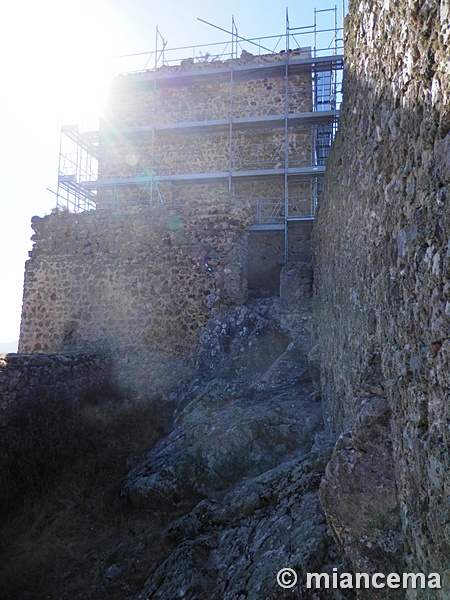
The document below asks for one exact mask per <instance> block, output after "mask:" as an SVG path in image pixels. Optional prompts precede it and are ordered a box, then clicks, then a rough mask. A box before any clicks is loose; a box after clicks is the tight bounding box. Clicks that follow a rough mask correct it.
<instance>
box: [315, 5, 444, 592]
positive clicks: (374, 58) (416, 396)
mask: <svg viewBox="0 0 450 600" xmlns="http://www.w3.org/2000/svg"><path fill="white" fill-rule="evenodd" d="M449 44H450V4H449V2H448V0H441V1H440V2H439V1H438V0H427V1H422V0H413V1H409V2H406V1H404V0H399V1H397V2H392V1H391V2H389V1H387V2H381V1H376V0H365V1H363V2H359V1H358V2H356V1H353V2H350V10H349V15H348V17H347V18H346V80H345V90H344V92H345V93H344V96H345V100H344V104H343V106H342V111H341V117H340V130H339V133H338V136H337V138H336V141H335V143H334V147H333V150H332V154H331V156H330V159H329V161H328V163H327V184H326V192H325V199H324V201H323V203H322V205H321V207H320V209H319V215H318V219H317V220H316V224H315V227H314V232H313V258H314V265H315V275H314V280H315V300H314V306H315V307H316V323H317V340H318V343H319V345H320V350H321V357H322V359H321V385H322V395H323V400H324V405H325V413H326V419H327V421H328V424H329V425H330V426H331V427H333V428H334V429H335V430H336V431H337V432H338V433H340V432H344V431H347V432H348V431H349V430H350V433H347V434H346V436H344V438H345V439H344V438H342V441H341V443H340V450H339V453H340V455H341V456H342V455H344V454H345V455H346V458H345V461H347V462H346V463H345V464H344V463H342V462H339V453H338V454H337V455H336V459H335V461H334V463H333V468H332V469H329V470H328V483H327V486H326V488H325V489H326V491H325V492H324V495H323V497H324V498H325V499H326V498H328V502H327V501H326V500H325V501H326V510H327V511H328V517H329V522H331V523H333V527H334V529H335V533H336V536H337V537H338V538H339V539H340V543H341V544H342V547H344V548H347V549H348V548H352V547H353V548H354V551H353V552H354V555H353V557H352V559H353V565H354V567H355V570H364V571H365V570H367V569H361V567H362V566H364V565H365V566H366V567H367V566H368V565H369V567H374V568H376V570H381V571H382V569H380V561H379V562H378V564H377V562H376V561H377V560H378V559H377V558H376V556H375V555H376V551H375V550H374V548H375V547H376V548H377V549H378V550H377V551H379V556H381V555H383V556H384V557H385V558H386V557H388V556H389V553H391V554H390V556H391V557H394V555H395V552H396V550H395V549H396V548H397V550H398V548H399V547H400V548H403V549H404V550H402V551H404V552H405V556H406V559H407V562H408V570H412V571H416V572H421V571H422V572H439V573H441V575H442V576H443V577H444V575H445V576H448V573H449V569H450V560H449V553H448V548H449V546H450V533H449V528H448V522H449V511H448V493H447V492H448V490H449V489H450V476H449V473H450V470H449V465H450V455H449V448H450V434H449V428H448V423H449V422H450V410H449V402H448V399H449V390H450V371H449V368H448V365H449V360H450V252H449V248H450V241H449V240H450V211H449V206H448V203H449V199H450V133H449V130H450V68H449V64H450V63H449V60H448V59H449V55H450V46H449ZM382 399H386V400H387V405H386V406H385V405H384V404H382ZM372 405H373V406H374V405H377V406H382V407H383V408H382V411H381V412H380V414H379V416H376V418H375V417H373V415H372V416H370V415H369V413H368V409H367V407H369V406H372ZM377 410H378V409H377ZM369 412H370V411H369ZM366 413H367V414H366ZM389 415H390V417H389ZM372 422H373V423H374V425H373V427H372V425H371V423H372ZM380 423H383V424H384V425H383V427H384V429H386V427H387V428H388V433H389V431H390V433H389V435H388V438H389V440H390V441H389V442H387V441H386V439H387V438H386V432H384V433H383V434H380V438H379V439H380V443H379V444H377V443H376V440H377V439H378V438H377V435H378V434H377V431H380V430H381V429H380V428H381V425H380ZM355 427H356V429H354V428H355ZM368 427H372V429H371V430H370V431H372V435H370V431H369V429H368ZM362 430H363V431H364V435H362V434H361V431H362ZM352 431H356V432H357V433H356V434H352V433H351V432H352ZM363 439H364V441H363ZM368 439H369V440H370V445H369V446H367V440H368ZM361 445H362V447H361ZM389 453H392V457H393V460H391V459H390V458H389V457H388V454H389ZM383 454H384V456H382V455H383ZM388 466H389V468H388ZM356 471H358V472H361V473H363V472H365V473H371V481H370V483H369V480H368V479H366V481H367V486H368V487H367V488H366V489H364V490H361V489H359V491H358V495H359V498H360V499H361V504H359V505H358V500H357V499H356V498H357V497H356V495H353V496H352V498H353V499H352V504H349V503H348V498H349V496H348V494H347V492H345V494H340V493H339V492H340V491H341V492H342V490H343V489H344V488H345V489H346V490H347V491H348V486H349V481H350V479H349V478H351V475H350V474H351V473H352V472H356ZM374 473H378V478H375V477H374V476H373V474H374ZM339 477H341V480H339ZM375 479H376V481H375ZM363 481H364V478H361V480H360V482H363ZM355 485H356V483H355ZM377 486H378V487H377ZM369 488H370V489H369ZM388 490H389V492H388ZM396 490H397V491H396ZM396 494H397V499H396V508H395V509H394V508H393V507H394V506H395V502H394V504H393V499H394V500H395V496H396ZM387 497H389V500H386V501H385V504H384V507H382V506H381V500H380V501H378V499H380V498H384V499H386V498H387ZM340 502H341V506H337V508H336V505H339V503H340ZM346 502H347V504H346V506H344V504H345V503H346ZM383 502H384V500H383ZM333 503H334V504H335V506H334V507H333ZM388 509H389V510H388ZM383 511H388V512H383ZM389 511H390V512H389ZM395 511H397V515H398V519H399V520H400V521H401V533H402V535H403V537H404V541H403V542H401V543H400V544H399V543H398V539H397V541H395V543H394V539H395V538H396V536H398V533H397V532H396V529H395V528H396V525H395V523H396V518H395V517H394V513H395ZM343 514H345V517H344V518H343V517H342V515H343ZM355 514H358V520H357V521H358V523H356V522H355V519H354V515H355ZM382 515H384V517H383V518H384V521H383V518H382ZM362 523H363V525H362ZM387 524H390V526H391V528H390V531H391V533H390V534H389V527H387ZM389 535H391V538H390V540H389ZM352 540H353V542H352ZM355 540H357V544H355V543H354V542H355ZM358 544H361V547H362V548H363V549H364V552H365V555H364V554H362V553H361V552H360V553H359V554H358V550H357V549H356V546H358ZM361 547H360V549H361ZM370 547H371V548H372V550H370ZM369 556H371V557H372V559H373V560H374V561H375V562H374V563H371V564H370V560H369V558H368V557H369ZM386 560H387V561H388V559H387V558H386ZM388 562H389V561H388ZM394 562H395V561H394ZM386 564H387V563H385V566H386ZM391 565H392V562H391ZM358 567H359V568H358ZM369 570H370V569H369ZM447 583H448V582H447ZM380 593H381V592H380ZM422 593H423V594H425V593H426V592H420V591H414V592H413V591H408V598H425V597H427V598H428V597H430V596H425V595H421V594H422ZM433 593H436V594H437V595H436V596H434V595H433V597H436V598H447V597H448V593H449V590H448V586H447V589H446V591H442V592H437V591H436V592H433ZM367 597H368V598H369V596H367ZM370 597H372V596H370ZM377 597H378V596H377ZM390 597H391V596H390ZM392 597H394V596H392ZM401 597H402V598H403V596H401Z"/></svg>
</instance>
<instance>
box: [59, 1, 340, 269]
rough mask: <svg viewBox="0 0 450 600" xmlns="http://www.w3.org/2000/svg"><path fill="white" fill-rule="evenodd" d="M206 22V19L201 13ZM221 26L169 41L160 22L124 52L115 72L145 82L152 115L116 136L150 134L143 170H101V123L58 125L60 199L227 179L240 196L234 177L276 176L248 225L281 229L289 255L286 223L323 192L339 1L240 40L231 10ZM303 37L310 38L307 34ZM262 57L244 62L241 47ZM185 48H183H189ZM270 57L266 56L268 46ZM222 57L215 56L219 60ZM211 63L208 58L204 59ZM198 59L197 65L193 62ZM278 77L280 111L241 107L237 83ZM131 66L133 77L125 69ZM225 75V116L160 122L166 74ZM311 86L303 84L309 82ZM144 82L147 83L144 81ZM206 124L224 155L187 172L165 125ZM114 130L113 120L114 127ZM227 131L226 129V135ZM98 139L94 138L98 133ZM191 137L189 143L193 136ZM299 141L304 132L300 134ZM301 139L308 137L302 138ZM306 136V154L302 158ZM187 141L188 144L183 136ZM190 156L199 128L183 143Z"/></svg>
mask: <svg viewBox="0 0 450 600" xmlns="http://www.w3.org/2000/svg"><path fill="white" fill-rule="evenodd" d="M326 14H328V15H329V16H331V17H334V24H333V26H331V27H326V28H324V29H319V27H318V20H319V19H320V18H321V17H323V16H324V15H326ZM203 22H204V23H206V21H203ZM207 24H208V25H210V26H212V27H215V28H216V29H220V30H221V31H224V32H225V33H227V34H228V35H229V36H230V39H228V41H226V42H223V43H216V44H206V45H201V46H193V47H189V48H188V47H183V48H175V49H168V48H167V44H166V41H165V40H164V38H163V37H162V35H161V34H160V32H159V30H158V28H157V29H156V43H155V50H154V51H153V52H149V53H143V54H134V55H128V56H125V57H121V61H122V63H121V67H120V73H121V75H120V76H118V80H120V81H123V84H124V85H131V86H132V85H146V86H147V88H146V89H151V90H152V93H153V98H154V100H153V118H152V119H151V122H150V123H149V124H148V125H147V124H145V125H139V124H135V125H133V126H122V127H120V131H119V133H120V136H121V137H122V138H126V139H127V140H131V143H133V140H134V141H136V140H139V139H143V137H142V136H149V137H146V138H145V139H149V140H150V156H149V158H148V165H146V169H145V173H139V175H135V176H131V177H130V176H128V177H120V176H118V175H117V173H116V174H114V176H105V175H104V174H103V173H100V175H99V174H98V150H99V133H98V130H95V129H92V130H90V131H88V130H87V129H80V128H79V127H76V126H70V127H63V128H62V131H61V152H60V164H59V178H58V192H57V201H58V206H60V207H62V206H63V207H64V208H68V209H69V210H74V211H81V210H89V209H91V208H94V207H95V205H96V202H97V200H98V198H99V197H100V195H101V194H103V195H105V194H108V197H109V198H110V199H111V202H114V201H116V199H117V196H118V195H123V194H124V192H126V190H128V189H130V188H134V189H135V190H136V189H137V188H138V189H139V199H140V200H141V201H146V202H148V203H149V204H150V205H152V204H153V203H157V204H165V203H166V199H165V191H164V190H165V189H166V188H167V186H172V187H173V186H176V185H180V184H183V185H185V184H188V183H199V182H200V183H206V184H207V183H223V184H227V186H228V193H229V194H230V196H232V197H233V199H234V200H235V201H239V185H240V183H241V182H244V181H255V180H260V181H263V180H265V179H266V178H267V180H276V181H280V191H281V190H284V191H283V193H282V194H280V196H277V197H272V198H269V197H267V198H265V197H262V196H257V197H251V198H249V197H248V195H247V196H246V200H249V201H250V203H251V205H252V206H253V207H254V223H253V225H252V227H251V229H253V230H270V229H278V230H280V231H284V239H285V260H286V263H287V262H288V260H289V231H290V228H291V227H292V226H294V225H295V223H298V222H305V221H312V220H313V219H314V215H315V212H316V208H317V206H318V203H319V202H320V198H321V195H322V193H323V175H324V173H325V165H326V159H327V157H328V154H329V151H330V148H331V144H332V141H333V139H334V136H335V134H336V130H337V125H338V118H339V109H340V104H341V101H342V77H343V40H342V28H338V26H337V7H336V6H335V7H334V8H331V9H325V10H314V23H313V25H311V26H307V27H291V26H290V23H289V15H288V11H287V9H286V29H285V33H284V34H282V35H279V36H269V37H265V38H253V39H245V38H243V37H241V36H240V35H239V34H238V29H237V26H236V23H235V21H234V18H232V21H231V30H230V31H226V30H224V29H221V28H220V27H217V26H216V25H212V24H211V23H207ZM305 42H306V43H305ZM255 49H257V51H258V54H257V55H255V54H252V59H255V58H256V59H257V58H258V57H263V59H262V60H261V61H258V60H249V61H248V62H247V61H240V60H239V58H238V53H239V51H240V52H242V53H243V54H241V57H242V55H245V54H246V53H247V54H248V55H249V56H250V52H249V50H251V51H252V52H253V53H254V52H255ZM188 51H189V54H190V56H186V55H187V54H188ZM271 54H272V55H274V58H273V59H271V60H270V61H269V60H266V58H267V56H268V55H271ZM219 61H220V62H219ZM187 63H189V69H170V68H169V69H167V68H164V67H170V66H172V65H175V64H177V65H179V64H181V65H182V66H183V65H186V64H187ZM205 63H207V64H205ZM197 64H198V68H196V65H197ZM256 73H257V76H258V77H264V76H272V75H276V76H280V77H282V78H284V106H283V111H282V112H281V111H280V113H279V114H264V115H260V114H256V113H255V114H254V115H252V114H250V115H247V116H238V115H239V110H238V106H239V101H240V99H239V97H238V95H237V84H238V82H239V81H242V80H243V79H245V78H251V77H255V75H256ZM301 73H308V76H309V77H310V80H308V81H310V82H311V84H310V87H308V88H307V90H308V94H310V95H311V98H310V106H308V107H307V108H308V110H301V109H299V107H298V103H297V104H296V103H295V98H296V94H298V93H299V92H298V90H297V89H296V87H295V85H292V77H293V76H295V75H297V74H301ZM131 74H132V77H129V76H130V75H131ZM189 80H191V81H193V80H195V81H196V82H200V83H201V82H208V83H212V82H214V81H220V82H224V81H228V84H229V89H230V93H229V115H228V116H225V115H224V118H223V119H215V120H211V119H209V120H197V121H187V122H175V123H161V122H158V119H157V115H158V114H159V106H158V97H159V95H158V89H159V87H160V86H161V85H167V83H168V82H172V83H173V82H177V83H179V84H180V85H183V82H184V83H187V82H189ZM308 85H309V84H308ZM149 86H150V87H149ZM183 132H185V133H187V132H189V133H205V134H208V135H214V134H217V135H221V136H222V137H223V139H224V140H225V138H226V139H227V142H226V143H225V142H224V147H223V152H222V154H221V157H222V158H220V157H219V159H218V160H217V161H216V162H215V163H211V164H207V165H206V166H205V165H204V164H203V165H202V166H203V171H202V172H200V171H199V170H196V169H195V161H194V160H192V161H189V164H192V165H193V166H192V168H191V172H185V171H184V172H183V170H180V169H181V167H178V165H175V166H174V165H173V164H164V160H162V158H161V157H162V156H163V153H162V152H160V145H161V146H164V144H165V143H166V140H167V136H170V134H171V133H183ZM258 132H259V133H261V132H269V133H268V134H267V137H268V139H267V141H264V140H263V139H262V140H261V139H258V140H257V141H254V142H253V141H252V139H251V136H252V134H253V133H255V134H257V135H258ZM116 133H117V128H116ZM224 136H225V137H224ZM101 139H102V138H100V140H101ZM192 140H194V142H192ZM302 140H303V141H302ZM305 140H309V141H307V142H305ZM305 143H306V145H307V151H308V152H307V154H308V158H307V159H306V158H305V155H306V154H305V153H306V151H305ZM189 144H191V145H189ZM183 149H184V152H186V156H187V155H189V152H190V153H191V154H192V157H193V158H195V157H196V152H200V150H199V149H196V148H195V136H194V137H192V136H190V138H189V142H186V146H185V147H184V148H183Z"/></svg>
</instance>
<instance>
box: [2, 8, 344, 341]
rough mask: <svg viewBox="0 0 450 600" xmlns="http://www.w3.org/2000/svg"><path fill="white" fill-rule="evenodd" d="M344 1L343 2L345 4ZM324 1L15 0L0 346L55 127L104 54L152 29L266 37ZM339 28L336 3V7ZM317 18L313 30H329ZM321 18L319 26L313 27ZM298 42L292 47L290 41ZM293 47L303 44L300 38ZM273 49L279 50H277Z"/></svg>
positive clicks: (145, 46)
mask: <svg viewBox="0 0 450 600" xmlns="http://www.w3.org/2000/svg"><path fill="white" fill-rule="evenodd" d="M346 5H347V3H346ZM334 6H335V3H334V2H332V1H331V0H315V2H311V3H306V2H299V0H295V1H291V0H284V1H283V2H277V1H274V0H228V1H226V2H218V1H216V0H208V1H207V0H189V1H181V0H165V1H162V2H161V0H158V1H156V0H40V1H39V2H37V1H36V0H18V1H17V2H15V3H8V8H3V11H2V22H1V24H0V67H1V78H2V86H1V90H2V91H1V93H0V256H1V260H0V282H1V289H0V344H1V343H4V342H12V341H17V340H18V338H19V328H20V314H21V307H22V292H23V275H24V265H25V261H26V260H27V256H28V251H29V250H31V247H32V242H31V240H30V238H31V235H32V234H33V231H32V229H31V218H32V217H33V216H34V215H38V216H41V217H42V216H44V215H46V214H49V213H50V212H51V209H52V208H53V207H54V206H55V203H56V197H55V196H54V195H53V194H51V193H50V192H48V191H46V188H50V189H52V190H55V191H56V184H57V172H58V154H59V131H60V126H61V124H62V123H66V124H67V123H73V122H76V121H78V120H81V119H82V118H83V117H84V116H85V114H86V112H87V111H88V110H89V111H90V112H94V113H96V112H98V111H99V110H101V101H102V98H104V96H105V93H106V88H107V81H108V79H109V77H110V73H111V68H112V67H111V64H114V63H113V61H111V58H112V57H114V56H117V55H121V54H129V53H135V52H136V53H137V52H146V51H152V50H154V48H155V30H156V26H157V25H158V27H159V30H160V32H161V34H162V36H163V37H164V38H165V39H166V41H167V47H168V48H173V47H179V46H188V45H193V44H206V43H211V42H218V41H224V40H227V39H229V36H227V35H226V34H225V33H222V32H220V31H218V30H216V29H214V28H213V27H210V26H208V25H205V24H204V23H201V22H199V21H198V20H197V18H201V19H203V20H205V21H208V22H210V23H213V24H214V25H217V26H218V27H221V28H223V29H226V30H230V29H231V18H232V15H234V19H235V23H236V25H237V28H238V32H239V35H241V36H243V37H245V38H254V37H260V36H261V37H262V36H271V35H278V34H282V33H284V31H285V23H286V21H285V15H286V7H287V8H288V10H289V22H290V26H291V27H303V26H310V25H312V24H313V22H314V7H316V9H318V10H319V9H325V8H334ZM337 9H338V26H340V25H341V14H342V2H340V3H339V4H338V5H337ZM331 15H332V13H324V14H323V15H322V16H320V15H318V19H319V18H322V21H318V26H319V27H320V26H327V27H329V26H330V23H329V21H328V22H326V21H325V19H326V18H328V19H329V18H330V16H331ZM322 24H323V25H322ZM299 45H301V44H299ZM303 45H309V43H308V44H303ZM282 48H283V46H281V47H280V49H282Z"/></svg>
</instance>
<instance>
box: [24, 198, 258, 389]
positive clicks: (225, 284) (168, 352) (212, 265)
mask: <svg viewBox="0 0 450 600" xmlns="http://www.w3.org/2000/svg"><path fill="white" fill-rule="evenodd" d="M33 227H34V229H35V231H36V234H35V236H34V240H35V246H34V249H33V251H32V253H31V258H30V260H29V261H28V263H27V267H26V280H25V293H24V304H23V317H22V328H21V337H20V345H19V350H20V352H27V353H28V352H46V353H48V352H50V353H51V352H66V351H74V350H86V351H89V352H95V353H97V352H100V353H102V354H103V355H105V356H107V357H108V358H109V359H111V360H112V362H113V368H114V372H115V373H116V374H117V376H118V377H119V379H120V381H121V383H122V384H124V385H128V384H130V385H134V386H138V387H139V385H141V387H142V385H144V383H145V384H147V382H149V383H148V385H151V386H153V387H154V388H158V387H161V385H163V383H164V385H169V384H170V381H172V382H173V383H178V378H179V377H182V376H185V375H186V372H187V371H186V369H187V368H188V365H189V364H190V360H191V358H192V356H193V352H194V351H195V347H196V344H197V339H198V335H199V332H200V330H201V328H202V326H203V325H204V323H206V321H207V320H208V319H209V318H210V317H211V315H212V314H215V312H218V311H219V309H220V306H222V305H225V306H227V305H233V304H239V303H240V302H242V301H243V300H244V299H245V297H246V285H247V284H246V279H245V277H244V268H245V260H246V257H245V243H244V238H245V232H246V229H247V227H248V215H247V213H246V210H245V206H243V205H242V204H241V205H233V204H230V203H229V202H227V199H226V198H225V200H222V201H220V200H219V198H217V197H214V198H210V197H208V196H204V197H202V198H201V199H200V200H198V201H197V202H194V201H191V202H190V203H189V205H188V207H186V206H185V207H183V206H180V207H179V208H178V209H177V210H175V209H168V208H158V207H154V208H153V209H152V208H151V207H149V206H145V205H143V204H134V205H133V204H131V203H130V204H128V205H127V206H122V207H119V206H118V207H117V208H116V210H115V211H109V210H98V211H92V212H85V213H80V214H71V213H67V212H59V213H56V214H52V215H49V216H47V217H44V218H42V219H40V218H38V217H35V218H34V219H33Z"/></svg>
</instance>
